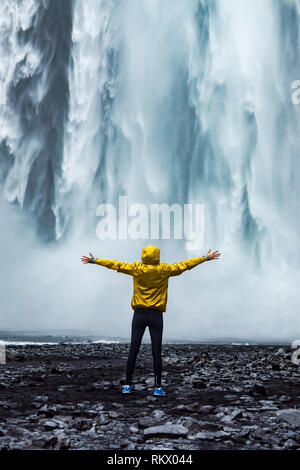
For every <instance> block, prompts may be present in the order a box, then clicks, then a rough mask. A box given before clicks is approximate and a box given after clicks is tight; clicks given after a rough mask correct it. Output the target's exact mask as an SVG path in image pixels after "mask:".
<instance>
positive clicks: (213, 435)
mask: <svg viewBox="0 0 300 470" xmlns="http://www.w3.org/2000/svg"><path fill="white" fill-rule="evenodd" d="M228 436H230V434H229V432H225V431H216V432H212V431H200V432H198V433H197V434H196V436H195V438H196V439H203V440H208V441H213V440H214V439H218V438H224V437H228Z"/></svg>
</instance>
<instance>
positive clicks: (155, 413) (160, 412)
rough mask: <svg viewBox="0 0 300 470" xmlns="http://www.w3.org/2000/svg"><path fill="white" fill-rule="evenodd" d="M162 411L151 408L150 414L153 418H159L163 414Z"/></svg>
mask: <svg viewBox="0 0 300 470" xmlns="http://www.w3.org/2000/svg"><path fill="white" fill-rule="evenodd" d="M164 414H165V413H164V412H163V411H162V410H153V411H152V413H151V416H153V418H155V419H161V418H162V417H163V416H164Z"/></svg>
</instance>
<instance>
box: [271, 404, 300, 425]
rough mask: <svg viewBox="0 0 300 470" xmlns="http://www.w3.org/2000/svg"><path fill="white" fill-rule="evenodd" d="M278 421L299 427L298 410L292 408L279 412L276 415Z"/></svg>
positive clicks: (299, 412) (299, 416) (299, 414)
mask: <svg viewBox="0 0 300 470" xmlns="http://www.w3.org/2000/svg"><path fill="white" fill-rule="evenodd" d="M276 416H277V419H278V421H283V422H285V423H288V424H293V425H294V426H300V410H296V409H294V408H291V409H287V410H280V411H278V412H277V413H276Z"/></svg>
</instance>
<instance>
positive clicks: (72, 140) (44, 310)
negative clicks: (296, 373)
mask: <svg viewBox="0 0 300 470" xmlns="http://www.w3.org/2000/svg"><path fill="white" fill-rule="evenodd" d="M22 3H26V5H24V4H23V5H22ZM299 14H300V2H299V1H296V0H289V1H287V0H286V1H285V0H282V1H281V2H280V4H279V2H276V1H271V0H264V1H263V2H261V1H258V0H257V1H256V0H244V1H243V2H240V1H238V0H236V1H233V0H218V1H210V0H207V1H204V0H202V1H200V0H199V1H197V0H186V1H184V2H183V1H182V0H172V1H171V0H164V2H159V1H158V0H157V1H156V0H144V1H143V2H139V1H137V0H126V1H120V2H113V1H108V0H107V1H106V0H102V1H100V0H85V1H84V2H82V0H77V1H76V0H74V1H71V0H70V1H60V0H52V1H51V2H47V1H44V2H39V1H37V0H28V1H26V2H21V4H20V3H19V2H17V1H10V2H3V3H2V4H1V6H0V18H1V20H0V21H1V28H0V51H1V54H2V58H3V60H2V61H1V64H0V79H1V80H2V81H3V83H5V87H4V90H5V100H4V101H5V103H4V102H3V104H1V113H0V123H1V126H0V141H1V142H0V185H1V190H0V199H1V204H0V217H1V231H0V254H1V265H0V284H1V303H0V329H1V330H3V329H12V330H23V331H27V330H34V331H37V330H41V329H42V330H52V329H56V330H59V329H61V330H65V329H75V330H78V331H86V330H89V331H91V332H94V333H95V334H100V335H103V336H109V337H111V336H120V337H129V336H130V329H131V324H130V322H131V318H132V310H131V307H130V301H131V296H132V278H131V277H129V276H126V275H123V274H120V273H117V272H115V271H111V270H108V269H105V268H103V267H100V266H94V265H83V264H82V263H81V261H80V258H81V256H82V255H88V254H89V252H92V253H93V255H94V256H96V257H98V258H109V259H117V260H122V261H137V260H139V259H140V255H141V250H142V248H143V246H145V245H148V244H154V245H156V246H158V247H159V248H160V249H161V261H165V262H171V263H172V262H176V261H182V260H184V259H186V258H191V257H194V256H203V255H205V254H206V253H207V251H208V249H210V248H211V249H213V250H216V249H219V250H220V252H221V254H222V255H221V258H220V259H219V260H216V261H212V262H209V263H204V264H202V265H200V266H198V267H196V268H195V269H193V270H191V271H190V272H186V273H183V274H182V275H181V276H179V277H176V278H173V279H170V281H169V294H168V306H167V312H166V313H165V314H164V337H165V338H178V339H191V340H202V339H216V338H224V339H226V338H228V339H239V340H245V341H247V340H253V341H266V340H267V341H279V340H281V341H293V340H295V339H298V338H299V337H300V317H299V303H300V302H299V299H300V297H299V287H298V286H299V285H300V282H299V281H300V270H299V267H300V249H299V243H298V240H299V232H300V231H299V223H300V222H299V221H300V206H299V201H300V197H299V196H300V194H299V177H300V163H299V158H298V154H297V152H298V147H299V137H298V136H299V123H300V120H299V118H300V115H299V113H300V111H299V109H300V108H299V106H297V105H295V104H294V103H293V102H292V99H291V96H292V92H293V90H292V88H291V84H292V82H293V81H294V80H297V79H299V70H300V63H299V57H300V55H299V44H300V42H299V27H298V25H299ZM120 195H126V196H127V197H128V203H129V204H133V203H142V204H145V205H146V206H147V207H148V206H149V205H150V204H152V203H158V204H163V203H166V204H170V205H171V204H174V203H178V204H181V205H183V204H187V203H190V204H204V206H205V224H204V244H203V247H202V248H201V250H200V252H198V251H197V252H195V251H188V250H186V249H185V242H186V240H173V239H171V240H163V239H159V240H151V239H150V238H149V239H137V240H135V239H130V238H128V239H125V240H120V239H116V240H109V239H108V240H100V239H99V238H98V237H97V233H96V227H97V223H98V222H99V217H97V216H96V210H97V207H98V206H99V205H100V204H102V203H107V202H109V203H112V204H114V205H116V206H117V203H118V202H117V201H118V197H119V196H120ZM146 335H148V333H147V334H146Z"/></svg>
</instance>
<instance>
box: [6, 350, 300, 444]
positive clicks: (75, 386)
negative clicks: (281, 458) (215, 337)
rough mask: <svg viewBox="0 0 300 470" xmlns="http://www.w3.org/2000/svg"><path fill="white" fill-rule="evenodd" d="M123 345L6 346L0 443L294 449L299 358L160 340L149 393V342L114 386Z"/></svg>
mask: <svg viewBox="0 0 300 470" xmlns="http://www.w3.org/2000/svg"><path fill="white" fill-rule="evenodd" d="M128 348H129V345H127V344H99V343H98V344H93V343H90V344H68V343H60V344H54V345H26V346H19V345H18V346H17V345H14V346H7V363H6V365H0V449H1V450H10V449H13V450H16V449H55V450H66V449H70V450H72V449H81V450H86V449H95V450H112V449H114V450H118V449H125V450H126V449H128V450H134V449H136V450H142V449H150V450H159V449H164V450H202V449H247V450H251V449H278V450H282V449H284V450H285V449H291V450H295V449H298V450H300V432H299V431H300V406H299V405H300V366H298V365H296V364H294V363H293V362H292V360H291V355H292V352H293V350H292V349H291V348H290V347H282V346H276V345H274V346H273V345H271V346H251V345H250V346H247V345H207V344H200V345H199V344H184V345H183V344H180V345H178V344H164V345H163V370H164V372H163V387H164V389H165V390H166V392H167V396H166V397H154V396H153V373H152V356H151V346H150V345H148V344H142V346H141V350H140V354H139V357H138V360H137V366H136V373H135V381H134V384H135V390H134V392H133V393H132V394H128V395H123V394H122V393H121V390H122V385H123V384H124V372H125V366H126V360H127V354H128Z"/></svg>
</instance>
